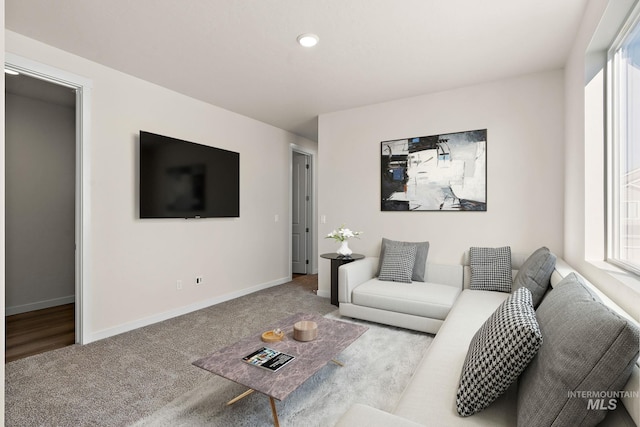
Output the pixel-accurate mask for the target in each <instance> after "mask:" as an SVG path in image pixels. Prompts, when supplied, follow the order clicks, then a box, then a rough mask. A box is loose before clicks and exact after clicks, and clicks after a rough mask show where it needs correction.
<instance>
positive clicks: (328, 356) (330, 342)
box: [193, 313, 369, 400]
mask: <svg viewBox="0 0 640 427" xmlns="http://www.w3.org/2000/svg"><path fill="white" fill-rule="evenodd" d="M301 320H312V321H314V322H316V323H317V324H318V337H317V338H316V339H315V340H313V341H309V342H301V341H296V340H295V339H293V325H294V324H295V323H296V322H299V321H301ZM275 328H280V329H281V330H282V331H284V332H285V337H284V338H283V339H282V341H278V342H272V343H265V342H263V341H262V340H261V339H260V336H261V334H262V332H264V331H267V330H272V329H275ZM367 329H369V328H367V327H366V326H361V325H355V324H353V323H347V322H340V321H337V320H330V319H326V318H324V317H322V316H320V315H319V314H309V313H298V314H294V315H293V316H290V317H288V318H286V319H283V320H281V321H280V322H278V323H277V324H275V325H273V326H271V327H266V328H265V329H264V330H263V331H260V332H259V333H256V334H255V335H252V336H248V337H246V338H243V339H241V340H240V341H238V342H236V343H235V344H232V345H230V346H228V347H225V348H222V349H220V350H218V351H216V352H214V353H212V354H210V355H209V356H207V357H203V358H202V359H199V360H196V361H195V362H193V364H194V365H195V366H197V367H199V368H202V369H205V370H207V371H209V372H212V373H214V374H216V375H219V376H221V377H224V378H226V379H228V380H231V381H234V382H236V383H238V384H242V385H244V386H247V387H248V388H251V389H253V390H255V391H259V392H260V393H263V394H266V395H267V396H271V397H273V398H275V399H278V400H283V399H284V398H286V397H287V396H288V395H289V394H290V393H291V392H293V391H294V390H295V389H296V388H298V387H299V386H300V385H302V383H304V382H305V381H306V380H307V379H309V377H311V376H312V375H313V374H315V373H316V372H318V371H319V370H320V369H322V367H323V366H325V365H326V364H327V363H328V362H330V361H331V360H332V359H334V358H335V357H336V356H337V355H338V354H340V353H341V352H342V351H343V350H344V349H345V348H347V347H348V346H349V345H350V344H351V343H352V342H354V341H355V340H356V339H357V338H358V337H359V336H360V335H362V334H363V333H364V332H365V331H366V330H367ZM261 347H269V348H272V349H274V350H278V351H281V352H283V353H287V354H290V355H292V356H295V360H293V361H292V362H290V363H289V364H288V365H286V366H284V367H283V368H282V369H280V370H279V371H277V372H270V371H267V370H265V369H261V368H258V367H256V366H251V365H249V364H248V363H245V362H243V361H242V358H243V357H244V356H246V355H248V354H250V353H252V352H254V351H256V350H258V349H260V348H261Z"/></svg>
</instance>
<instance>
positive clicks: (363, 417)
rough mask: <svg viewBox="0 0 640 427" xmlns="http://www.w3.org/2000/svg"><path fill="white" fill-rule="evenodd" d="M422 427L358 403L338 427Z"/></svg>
mask: <svg viewBox="0 0 640 427" xmlns="http://www.w3.org/2000/svg"><path fill="white" fill-rule="evenodd" d="M389 426H394V427H420V426H422V424H418V423H415V422H413V421H409V420H407V419H406V418H401V417H399V416H397V415H393V414H390V413H388V412H384V411H381V410H379V409H376V408H373V407H371V406H366V405H362V404H360V403H356V404H355V405H353V406H352V407H351V408H349V410H348V411H347V412H345V413H344V415H342V417H340V419H339V420H338V422H337V423H336V427H389Z"/></svg>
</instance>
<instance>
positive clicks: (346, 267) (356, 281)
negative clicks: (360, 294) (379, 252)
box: [338, 257, 378, 302]
mask: <svg viewBox="0 0 640 427" xmlns="http://www.w3.org/2000/svg"><path fill="white" fill-rule="evenodd" d="M377 271H378V257H367V258H364V259H361V260H357V261H353V262H350V263H349V264H343V265H341V266H340V267H339V268H338V302H351V292H353V289H354V288H355V287H356V286H358V285H360V284H362V283H364V282H366V281H367V280H371V279H373V278H374V277H375V275H376V272H377Z"/></svg>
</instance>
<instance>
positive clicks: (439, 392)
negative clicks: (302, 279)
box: [337, 254, 640, 427]
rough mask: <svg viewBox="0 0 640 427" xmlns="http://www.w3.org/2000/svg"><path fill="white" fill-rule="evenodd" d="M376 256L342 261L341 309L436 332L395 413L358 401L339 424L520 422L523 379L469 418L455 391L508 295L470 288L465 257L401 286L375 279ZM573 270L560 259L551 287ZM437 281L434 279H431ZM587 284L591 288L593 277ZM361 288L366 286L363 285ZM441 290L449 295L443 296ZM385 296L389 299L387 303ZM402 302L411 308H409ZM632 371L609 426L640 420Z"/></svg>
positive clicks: (517, 261)
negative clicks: (478, 338) (477, 338)
mask: <svg viewBox="0 0 640 427" xmlns="http://www.w3.org/2000/svg"><path fill="white" fill-rule="evenodd" d="M526 258H527V255H522V254H514V255H513V256H512V267H513V269H514V274H515V272H517V270H518V269H519V268H520V266H522V264H523V262H524V261H525V259H526ZM377 262H378V259H377V258H374V257H371V258H365V259H364V260H361V261H357V262H353V263H350V264H346V265H344V266H342V267H340V271H339V301H340V313H341V315H343V316H349V317H355V318H359V319H365V320H369V321H374V322H379V323H384V324H390V325H394V326H400V327H405V328H409V329H415V330H419V331H426V332H430V333H436V336H435V338H434V340H433V342H432V344H431V346H430V347H429V348H428V350H427V352H426V353H425V355H424V358H423V359H422V361H421V362H420V364H419V365H418V368H417V370H416V372H415V374H414V376H413V378H412V379H411V381H410V382H409V384H408V385H407V387H406V389H405V390H404V392H403V394H402V396H401V398H400V400H399V401H398V402H397V404H396V406H395V408H394V409H393V410H392V411H391V413H389V412H384V411H381V410H378V409H375V408H372V407H369V406H365V405H360V404H356V405H354V406H352V407H351V408H350V409H349V410H348V411H347V412H346V413H345V414H344V415H343V416H342V418H341V419H340V420H339V422H338V423H337V426H340V427H358V426H363V427H364V426H373V427H376V426H379V427H382V426H385V427H387V426H399V427H402V426H420V425H422V426H447V427H450V426H516V425H517V424H518V414H517V410H518V384H517V382H516V383H514V384H512V385H511V387H510V388H509V389H508V390H507V391H506V392H505V393H504V394H502V395H501V396H500V397H498V398H497V399H496V400H495V401H494V402H493V403H492V404H491V405H490V406H489V407H487V408H486V409H484V410H483V411H481V412H479V413H476V414H475V415H472V416H470V417H462V416H460V415H459V414H458V412H457V410H456V391H457V389H458V385H459V381H460V374H461V371H462V368H463V365H464V363H465V358H466V355H467V351H468V348H469V344H470V342H471V340H472V339H473V337H474V335H475V333H476V331H478V329H479V328H480V327H481V326H482V325H483V323H484V322H485V320H486V319H487V318H489V317H490V316H491V315H492V313H493V312H494V311H495V310H496V308H497V307H498V306H500V305H501V304H502V302H503V301H505V300H506V299H507V297H508V296H509V294H508V293H504V292H493V291H483V290H472V289H469V281H470V280H469V275H470V269H469V265H468V264H469V263H468V256H466V255H465V261H464V263H463V264H464V265H459V266H440V265H434V264H427V277H426V278H427V283H415V282H414V283H412V284H408V285H406V286H402V287H400V288H398V285H399V284H398V283H394V282H381V281H378V280H377V279H376V278H374V277H373V276H374V274H375V271H376V266H377ZM572 271H573V270H572V269H571V268H570V267H569V266H568V265H567V264H566V263H565V262H564V261H563V260H561V259H557V261H556V267H555V270H554V271H553V273H552V276H551V286H556V285H557V284H558V283H559V282H561V281H562V279H563V278H564V277H565V276H567V275H568V274H569V273H571V272H572ZM431 281H433V282H434V283H428V282H431ZM586 285H588V286H589V287H590V288H592V285H590V284H589V283H588V282H587V283H586ZM361 286H363V287H364V288H362V289H359V288H360V287H361ZM412 287H414V288H416V289H411V288H412ZM422 287H425V288H429V289H422ZM449 288H452V290H450V289H449ZM593 289H595V288H593ZM440 291H443V295H437V293H438V292H440ZM594 293H597V294H599V296H600V297H601V298H602V300H603V303H605V304H607V305H608V306H610V307H611V308H612V310H615V311H616V312H619V313H621V314H622V315H623V316H624V317H625V318H627V319H631V318H630V316H628V315H626V314H625V313H624V312H622V310H621V309H620V308H619V307H617V306H615V304H613V303H612V302H611V301H610V300H608V299H607V298H606V297H604V296H603V295H602V294H601V293H600V292H599V291H597V290H595V291H594ZM384 298H389V300H390V301H389V302H388V303H384V302H383V301H382V300H383V299H384ZM403 307H409V308H408V309H407V310H403ZM631 321H632V322H635V321H634V320H633V319H631ZM636 326H637V323H636ZM542 345H543V346H544V345H545V343H543V344H542ZM547 345H550V344H548V343H547ZM632 371H633V372H632V374H631V377H630V379H629V380H628V381H627V383H626V385H625V387H624V390H625V391H627V392H629V395H630V396H631V397H628V398H623V399H622V403H623V405H621V404H619V403H618V405H617V408H616V409H615V410H614V411H609V414H608V415H607V417H606V419H605V420H604V422H603V423H602V425H607V426H638V425H639V424H640V398H639V397H638V394H637V393H638V390H639V388H640V385H639V379H640V367H639V365H638V362H637V361H636V362H635V366H633V369H632ZM634 393H635V394H634ZM634 396H635V397H634ZM607 401H608V400H607ZM520 403H522V402H520ZM554 425H556V424H554ZM559 425H571V424H567V423H566V422H565V423H560V424H559ZM576 425H578V424H576Z"/></svg>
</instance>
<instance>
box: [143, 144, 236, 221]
mask: <svg viewBox="0 0 640 427" xmlns="http://www.w3.org/2000/svg"><path fill="white" fill-rule="evenodd" d="M139 190H140V191H139V197H140V205H139V207H140V218H225V217H226V218H228V217H239V216H240V154H239V153H236V152H234V151H228V150H222V149H220V148H215V147H210V146H208V145H202V144H196V143H193V142H188V141H183V140H180V139H176V138H170V137H167V136H162V135H157V134H155V133H151V132H145V131H140V188H139Z"/></svg>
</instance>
